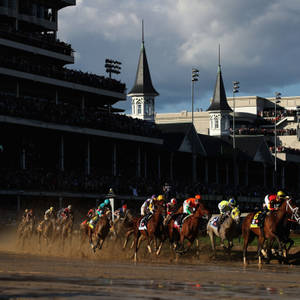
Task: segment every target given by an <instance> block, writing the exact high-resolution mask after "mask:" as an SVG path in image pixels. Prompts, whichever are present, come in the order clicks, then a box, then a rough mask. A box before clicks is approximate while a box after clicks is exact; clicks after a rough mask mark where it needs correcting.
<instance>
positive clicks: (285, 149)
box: [270, 146, 300, 155]
mask: <svg viewBox="0 0 300 300" xmlns="http://www.w3.org/2000/svg"><path fill="white" fill-rule="evenodd" d="M276 148H277V149H276V151H277V152H279V153H288V154H296V155H300V149H296V148H291V147H286V146H278V147H276ZM270 151H271V152H272V153H274V152H275V147H274V146H273V147H270Z"/></svg>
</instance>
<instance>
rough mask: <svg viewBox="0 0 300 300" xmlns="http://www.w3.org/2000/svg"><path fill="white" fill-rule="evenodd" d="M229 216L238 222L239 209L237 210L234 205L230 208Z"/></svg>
mask: <svg viewBox="0 0 300 300" xmlns="http://www.w3.org/2000/svg"><path fill="white" fill-rule="evenodd" d="M230 217H231V218H232V219H233V220H234V221H235V222H236V223H237V224H239V222H240V217H241V211H240V210H239V208H238V207H235V208H233V209H232V211H231V213H230Z"/></svg>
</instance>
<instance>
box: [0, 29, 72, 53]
mask: <svg viewBox="0 0 300 300" xmlns="http://www.w3.org/2000/svg"><path fill="white" fill-rule="evenodd" d="M0 37H1V38H5V39H9V40H11V41H14V42H20V43H24V44H28V45H31V46H35V47H39V48H43V49H46V50H51V51H55V52H58V53H61V54H65V55H72V56H73V49H72V47H71V45H70V44H67V43H64V42H62V41H60V40H59V39H57V38H56V37H55V35H54V34H50V33H46V32H45V33H43V34H42V33H39V32H20V31H16V30H10V31H6V30H1V29H0Z"/></svg>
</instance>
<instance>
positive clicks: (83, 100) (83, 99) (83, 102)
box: [81, 96, 85, 111]
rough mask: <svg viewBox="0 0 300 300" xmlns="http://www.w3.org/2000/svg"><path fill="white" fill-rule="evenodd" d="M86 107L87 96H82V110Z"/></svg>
mask: <svg viewBox="0 0 300 300" xmlns="http://www.w3.org/2000/svg"><path fill="white" fill-rule="evenodd" d="M84 109H85V97H84V96H82V98H81V110H82V111H84Z"/></svg>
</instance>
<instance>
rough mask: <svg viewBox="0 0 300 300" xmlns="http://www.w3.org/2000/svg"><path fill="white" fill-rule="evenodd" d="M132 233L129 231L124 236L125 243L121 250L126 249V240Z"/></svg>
mask: <svg viewBox="0 0 300 300" xmlns="http://www.w3.org/2000/svg"><path fill="white" fill-rule="evenodd" d="M132 233H133V231H132V230H129V231H127V232H126V234H125V242H124V244H123V250H124V249H125V248H126V246H127V243H128V240H129V237H130V236H131V234H132Z"/></svg>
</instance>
